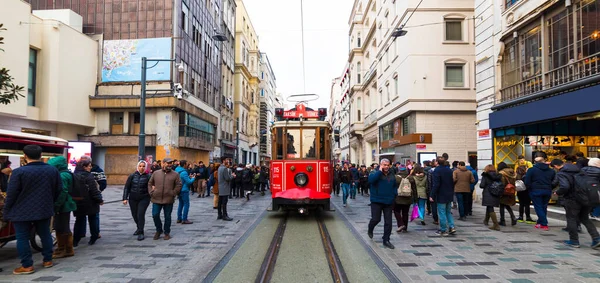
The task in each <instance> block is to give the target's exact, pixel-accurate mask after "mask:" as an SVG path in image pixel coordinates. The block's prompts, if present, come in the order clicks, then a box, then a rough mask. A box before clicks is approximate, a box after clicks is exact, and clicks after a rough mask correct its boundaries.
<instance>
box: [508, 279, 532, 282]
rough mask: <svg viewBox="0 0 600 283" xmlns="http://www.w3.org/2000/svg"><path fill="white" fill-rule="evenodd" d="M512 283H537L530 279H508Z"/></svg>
mask: <svg viewBox="0 0 600 283" xmlns="http://www.w3.org/2000/svg"><path fill="white" fill-rule="evenodd" d="M508 281H510V282H511V283H535V282H533V281H531V280H529V279H508Z"/></svg>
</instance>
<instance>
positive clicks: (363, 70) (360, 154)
mask: <svg viewBox="0 0 600 283" xmlns="http://www.w3.org/2000/svg"><path fill="white" fill-rule="evenodd" d="M376 2H377V1H374V0H371V1H367V0H362V1H361V0H355V1H354V5H353V8H352V12H351V14H350V19H349V22H348V24H349V26H350V31H349V36H350V53H349V57H348V62H349V64H350V73H351V77H350V78H351V79H350V80H349V83H350V87H349V88H348V98H349V99H350V102H349V103H350V109H351V111H350V118H349V119H350V123H351V126H350V129H349V131H350V145H351V146H350V149H349V150H350V160H351V162H352V163H357V164H372V163H373V162H376V160H377V158H376V156H377V155H378V154H379V147H378V137H379V129H378V127H377V117H378V116H377V115H378V113H377V110H378V108H377V107H376V106H377V102H378V101H379V96H378V95H377V78H378V75H377V64H378V60H377V54H378V48H379V45H378V39H377V32H376V30H377V29H376V26H377V24H376V23H377V19H378V17H377V15H378V12H380V11H378V9H377V7H376Z"/></svg>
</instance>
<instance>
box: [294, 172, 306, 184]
mask: <svg viewBox="0 0 600 283" xmlns="http://www.w3.org/2000/svg"><path fill="white" fill-rule="evenodd" d="M294 183H296V185H298V186H299V187H304V186H306V184H308V175H306V174H304V173H298V174H296V176H294Z"/></svg>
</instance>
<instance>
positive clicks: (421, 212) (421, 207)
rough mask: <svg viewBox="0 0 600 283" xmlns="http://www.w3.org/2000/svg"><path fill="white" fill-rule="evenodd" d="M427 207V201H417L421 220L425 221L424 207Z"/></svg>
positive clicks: (421, 199)
mask: <svg viewBox="0 0 600 283" xmlns="http://www.w3.org/2000/svg"><path fill="white" fill-rule="evenodd" d="M426 205H427V200H426V199H424V198H420V199H419V215H421V216H423V217H422V218H421V220H423V221H425V206H426Z"/></svg>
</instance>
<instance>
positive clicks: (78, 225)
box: [73, 213, 100, 242]
mask: <svg viewBox="0 0 600 283" xmlns="http://www.w3.org/2000/svg"><path fill="white" fill-rule="evenodd" d="M86 217H87V221H88V222H89V226H90V234H92V236H91V238H90V239H94V240H97V239H98V234H100V231H98V213H94V214H88V215H76V216H75V227H73V238H74V239H75V240H74V241H76V242H78V241H79V239H81V238H83V237H85V224H86V223H85V222H86Z"/></svg>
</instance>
